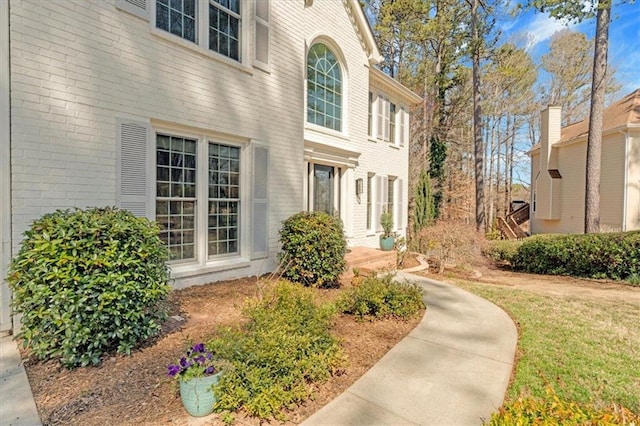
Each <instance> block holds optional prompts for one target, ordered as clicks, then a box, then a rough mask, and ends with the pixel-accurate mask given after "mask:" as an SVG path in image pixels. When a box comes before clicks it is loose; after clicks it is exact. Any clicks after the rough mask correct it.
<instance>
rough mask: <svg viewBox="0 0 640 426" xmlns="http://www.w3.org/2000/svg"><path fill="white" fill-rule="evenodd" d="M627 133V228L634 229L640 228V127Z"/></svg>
mask: <svg viewBox="0 0 640 426" xmlns="http://www.w3.org/2000/svg"><path fill="white" fill-rule="evenodd" d="M627 135H628V141H627V157H628V160H627V167H628V174H627V186H626V189H627V200H626V207H627V209H626V212H627V214H626V229H627V230H632V229H640V129H637V128H636V129H630V130H629V131H628V132H627ZM625 136H626V135H625Z"/></svg>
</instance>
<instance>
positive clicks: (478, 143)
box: [471, 0, 485, 231]
mask: <svg viewBox="0 0 640 426" xmlns="http://www.w3.org/2000/svg"><path fill="white" fill-rule="evenodd" d="M471 13H472V16H471V19H472V24H471V25H472V32H473V33H472V43H473V46H472V49H473V52H472V56H473V144H474V154H475V175H476V176H475V177H476V185H475V186H476V229H477V230H478V231H480V230H483V231H484V227H485V224H484V221H485V213H484V176H483V173H482V169H483V162H484V155H483V146H482V145H483V144H482V108H481V106H480V36H479V34H478V33H479V30H478V0H473V5H472V7H471Z"/></svg>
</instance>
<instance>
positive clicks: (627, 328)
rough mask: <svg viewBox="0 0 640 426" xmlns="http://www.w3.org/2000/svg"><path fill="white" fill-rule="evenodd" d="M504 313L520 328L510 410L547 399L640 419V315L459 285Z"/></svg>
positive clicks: (624, 306) (619, 307) (620, 307)
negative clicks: (608, 408) (551, 393)
mask: <svg viewBox="0 0 640 426" xmlns="http://www.w3.org/2000/svg"><path fill="white" fill-rule="evenodd" d="M456 284H457V285H459V286H460V287H462V288H464V289H466V290H468V291H471V292H472V293H475V294H477V295H479V296H481V297H484V298H485V299H487V300H490V301H492V302H493V303H495V304H496V305H498V306H500V307H501V308H503V309H504V310H505V311H506V312H507V313H509V315H510V316H511V317H512V318H513V319H514V321H515V322H516V323H517V324H518V327H519V341H518V361H517V364H516V371H515V377H514V378H513V381H512V383H511V386H510V387H509V389H508V390H507V402H509V401H512V400H515V399H516V398H518V397H519V396H525V395H532V396H536V397H541V398H542V397H545V387H546V385H547V384H549V385H551V386H552V387H553V388H554V390H555V391H556V393H557V394H558V396H560V397H561V398H563V399H565V400H569V401H577V402H591V403H593V404H595V405H596V406H604V405H607V404H609V403H611V402H615V403H617V404H621V405H623V406H625V407H627V408H628V409H630V410H631V411H633V412H635V413H640V327H638V324H640V310H639V309H638V307H637V306H636V305H633V304H630V303H621V302H613V301H608V300H598V301H593V300H583V299H576V298H563V297H558V296H553V297H551V296H547V295H540V294H535V293H532V292H529V291H525V290H521V289H514V288H505V287H497V286H489V285H481V284H476V283H471V282H468V281H456Z"/></svg>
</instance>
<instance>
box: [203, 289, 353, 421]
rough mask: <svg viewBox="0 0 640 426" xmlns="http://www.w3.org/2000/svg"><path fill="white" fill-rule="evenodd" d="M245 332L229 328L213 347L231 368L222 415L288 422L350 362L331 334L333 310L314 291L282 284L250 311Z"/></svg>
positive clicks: (221, 396)
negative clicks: (292, 410)
mask: <svg viewBox="0 0 640 426" xmlns="http://www.w3.org/2000/svg"><path fill="white" fill-rule="evenodd" d="M244 314H245V315H246V316H247V317H248V318H249V321H248V323H246V324H245V325H244V326H243V327H241V328H227V329H224V330H222V331H221V332H220V334H219V336H218V337H216V338H214V339H212V340H211V341H210V342H208V344H207V348H208V349H209V350H210V351H211V352H213V353H214V355H215V356H216V357H218V358H222V359H225V360H228V361H229V362H230V363H231V368H230V369H229V370H228V371H227V372H226V373H225V374H224V375H223V378H222V380H221V382H220V385H219V386H218V387H217V388H216V389H215V392H216V395H217V396H218V402H217V403H216V406H215V408H216V410H217V411H225V410H228V411H237V410H239V409H244V410H245V411H246V412H247V413H248V414H250V415H252V416H257V417H259V418H263V419H266V418H270V417H272V416H273V417H275V418H276V419H280V420H284V419H285V415H284V411H283V409H285V408H286V407H289V406H292V405H294V404H298V403H300V402H302V401H304V400H305V399H307V398H308V397H309V396H310V395H311V391H312V385H313V383H318V382H323V381H325V380H327V379H328V378H329V376H330V375H331V374H332V372H333V371H334V370H335V369H336V368H338V367H339V366H340V365H342V363H343V362H344V361H345V360H344V356H343V353H342V350H341V348H340V346H339V343H338V341H337V339H336V338H334V337H333V336H332V335H331V333H330V330H329V329H330V325H331V322H332V318H333V316H334V314H335V308H334V307H333V306H332V305H317V304H316V303H315V302H314V298H313V293H312V290H311V289H308V288H304V287H301V286H300V285H298V284H293V283H290V282H287V281H280V282H278V283H276V284H275V286H274V287H273V288H272V289H269V290H268V291H267V292H266V294H265V295H264V296H263V298H262V299H260V300H255V301H252V302H249V303H248V304H247V306H246V307H245V309H244Z"/></svg>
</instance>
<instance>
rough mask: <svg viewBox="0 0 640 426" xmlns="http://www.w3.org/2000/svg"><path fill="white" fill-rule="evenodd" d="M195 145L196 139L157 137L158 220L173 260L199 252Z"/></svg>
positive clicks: (187, 257)
mask: <svg viewBox="0 0 640 426" xmlns="http://www.w3.org/2000/svg"><path fill="white" fill-rule="evenodd" d="M196 147H197V141H196V140H195V139H187V138H181V137H175V136H170V135H163V134H158V135H157V138H156V221H157V222H158V224H159V225H160V228H161V231H160V238H161V239H162V240H163V241H164V242H165V243H166V244H167V246H168V248H169V258H170V259H171V260H184V259H194V258H195V255H196V252H195V222H196V221H195V214H196Z"/></svg>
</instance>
